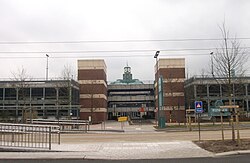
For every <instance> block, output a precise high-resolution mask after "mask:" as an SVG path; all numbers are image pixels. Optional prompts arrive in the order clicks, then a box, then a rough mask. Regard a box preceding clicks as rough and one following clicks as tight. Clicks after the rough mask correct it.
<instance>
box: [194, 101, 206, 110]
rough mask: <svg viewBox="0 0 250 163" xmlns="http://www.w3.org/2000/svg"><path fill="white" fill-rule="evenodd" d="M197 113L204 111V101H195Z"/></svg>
mask: <svg viewBox="0 0 250 163" xmlns="http://www.w3.org/2000/svg"><path fill="white" fill-rule="evenodd" d="M194 105H195V113H203V111H204V110H203V103H202V101H195V103H194Z"/></svg>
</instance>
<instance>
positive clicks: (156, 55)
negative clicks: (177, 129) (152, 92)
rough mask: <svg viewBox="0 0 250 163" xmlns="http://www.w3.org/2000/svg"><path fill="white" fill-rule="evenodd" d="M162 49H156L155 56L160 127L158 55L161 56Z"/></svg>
mask: <svg viewBox="0 0 250 163" xmlns="http://www.w3.org/2000/svg"><path fill="white" fill-rule="evenodd" d="M159 54H160V51H156V53H155V55H154V58H155V63H156V80H155V82H156V83H157V84H156V93H157V97H158V98H157V104H158V112H157V122H158V127H159V126H160V123H159V120H160V105H159V88H158V80H159V72H158V60H157V57H158V56H159Z"/></svg>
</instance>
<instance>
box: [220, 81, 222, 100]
mask: <svg viewBox="0 0 250 163" xmlns="http://www.w3.org/2000/svg"><path fill="white" fill-rule="evenodd" d="M220 98H222V85H221V84H220Z"/></svg>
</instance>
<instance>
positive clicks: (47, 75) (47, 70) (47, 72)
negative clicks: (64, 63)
mask: <svg viewBox="0 0 250 163" xmlns="http://www.w3.org/2000/svg"><path fill="white" fill-rule="evenodd" d="M46 57H47V66H46V80H48V78H49V55H48V54H46Z"/></svg>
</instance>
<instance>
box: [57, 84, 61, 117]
mask: <svg viewBox="0 0 250 163" xmlns="http://www.w3.org/2000/svg"><path fill="white" fill-rule="evenodd" d="M58 105H59V88H56V116H57V118H58V120H59V119H60V118H59V107H58Z"/></svg>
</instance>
